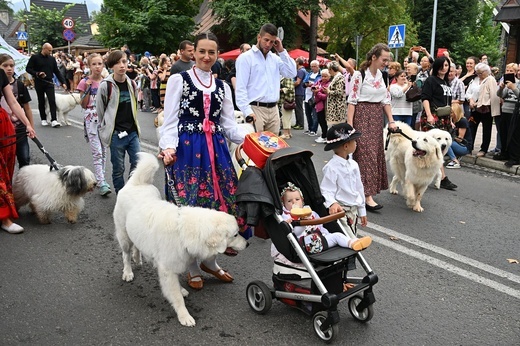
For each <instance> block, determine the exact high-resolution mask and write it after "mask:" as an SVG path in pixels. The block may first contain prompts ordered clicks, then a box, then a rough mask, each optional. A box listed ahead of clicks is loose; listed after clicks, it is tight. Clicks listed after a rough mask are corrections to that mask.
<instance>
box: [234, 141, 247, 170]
mask: <svg viewBox="0 0 520 346" xmlns="http://www.w3.org/2000/svg"><path fill="white" fill-rule="evenodd" d="M241 152H242V144H240V145H239V146H238V147H237V148H236V149H235V159H237V162H238V164H239V166H240V168H242V169H243V170H245V169H247V163H246V160H244V158H243V157H242V154H241Z"/></svg>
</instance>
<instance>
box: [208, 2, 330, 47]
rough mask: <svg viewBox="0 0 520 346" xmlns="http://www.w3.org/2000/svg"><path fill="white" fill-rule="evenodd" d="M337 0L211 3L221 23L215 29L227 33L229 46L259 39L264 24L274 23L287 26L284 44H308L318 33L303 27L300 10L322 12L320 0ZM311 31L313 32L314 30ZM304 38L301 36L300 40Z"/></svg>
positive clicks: (226, 43) (218, 32)
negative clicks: (313, 33)
mask: <svg viewBox="0 0 520 346" xmlns="http://www.w3.org/2000/svg"><path fill="white" fill-rule="evenodd" d="M335 1H337V0H327V1H323V0H322V1H320V0H270V1H265V0H213V1H212V2H210V6H211V8H212V10H213V13H214V15H215V16H216V18H217V21H218V23H219V24H218V25H216V26H215V27H214V28H213V30H214V31H215V33H216V34H218V35H219V36H221V37H222V36H224V35H225V36H226V38H227V40H226V41H227V42H222V43H224V44H225V45H227V46H228V47H236V46H238V45H240V44H241V43H243V42H249V43H256V36H257V34H258V31H259V29H260V27H261V26H262V25H264V24H265V23H272V24H274V25H276V26H277V27H283V29H284V40H283V42H284V46H285V47H287V48H292V47H295V46H296V45H298V46H300V45H301V46H302V47H304V48H308V47H309V46H310V45H311V44H312V43H311V42H312V41H313V40H314V43H315V41H316V38H317V37H309V35H307V31H305V30H301V26H299V24H301V19H299V18H298V11H302V12H304V13H314V14H315V15H320V13H321V11H322V9H321V7H320V6H319V4H320V2H321V3H325V4H331V3H333V2H335ZM311 35H312V34H311ZM300 38H301V40H300Z"/></svg>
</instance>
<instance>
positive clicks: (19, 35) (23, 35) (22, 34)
mask: <svg viewBox="0 0 520 346" xmlns="http://www.w3.org/2000/svg"><path fill="white" fill-rule="evenodd" d="M28 37H29V35H28V34H27V31H17V32H16V39H17V40H18V41H27V39H28Z"/></svg>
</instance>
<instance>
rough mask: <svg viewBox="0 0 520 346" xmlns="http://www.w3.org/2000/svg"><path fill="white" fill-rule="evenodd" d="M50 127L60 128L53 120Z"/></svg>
mask: <svg viewBox="0 0 520 346" xmlns="http://www.w3.org/2000/svg"><path fill="white" fill-rule="evenodd" d="M51 126H52V127H60V126H61V124H60V123H59V122H57V121H56V120H53V121H52V122H51Z"/></svg>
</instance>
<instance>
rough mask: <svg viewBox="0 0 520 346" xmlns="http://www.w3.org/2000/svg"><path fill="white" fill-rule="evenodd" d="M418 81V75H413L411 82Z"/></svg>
mask: <svg viewBox="0 0 520 346" xmlns="http://www.w3.org/2000/svg"><path fill="white" fill-rule="evenodd" d="M416 79H417V75H416V74H413V75H411V76H410V82H415V80H416Z"/></svg>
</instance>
